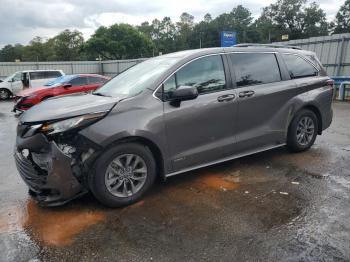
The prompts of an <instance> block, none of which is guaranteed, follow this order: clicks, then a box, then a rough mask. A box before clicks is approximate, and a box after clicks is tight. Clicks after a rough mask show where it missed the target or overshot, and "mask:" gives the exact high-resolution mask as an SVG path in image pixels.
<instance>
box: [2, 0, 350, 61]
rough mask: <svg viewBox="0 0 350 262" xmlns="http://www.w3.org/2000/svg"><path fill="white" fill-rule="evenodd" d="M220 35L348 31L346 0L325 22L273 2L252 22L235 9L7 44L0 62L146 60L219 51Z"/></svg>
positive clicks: (312, 6)
mask: <svg viewBox="0 0 350 262" xmlns="http://www.w3.org/2000/svg"><path fill="white" fill-rule="evenodd" d="M221 31H236V32H237V42H238V43H248V42H249V43H271V42H274V41H281V36H282V35H288V36H289V39H290V40H292V39H300V38H308V37H314V36H324V35H329V34H336V33H349V32H350V0H346V1H345V3H344V4H343V5H342V6H341V7H340V9H339V11H338V12H337V14H336V17H335V19H334V21H331V22H328V21H327V19H326V13H325V11H324V10H322V9H321V8H320V6H319V5H318V4H317V3H316V2H312V3H309V2H307V0H277V2H275V3H273V4H271V5H269V6H267V7H264V8H263V9H262V13H261V15H260V16H259V17H258V18H257V19H254V18H253V16H252V13H251V12H250V11H249V9H248V8H246V7H244V6H242V5H237V6H235V7H234V8H233V9H232V10H231V11H230V12H228V13H223V14H220V15H218V16H217V17H212V15H211V14H209V13H207V14H206V15H204V17H203V19H202V20H201V21H200V22H198V23H195V21H194V16H193V15H191V14H189V13H186V12H184V13H182V15H181V16H180V19H179V21H178V22H173V21H172V20H171V18H170V17H164V18H163V19H161V20H159V19H154V20H153V21H152V22H147V21H146V22H143V23H142V24H141V25H138V26H131V25H129V24H114V25H112V26H110V27H105V26H101V27H99V28H98V29H97V30H96V31H95V33H94V34H93V35H92V36H91V37H90V38H89V39H88V40H87V41H84V38H83V35H82V33H81V32H79V31H77V30H72V31H71V30H68V29H67V30H64V31H63V32H61V33H59V34H58V35H57V36H55V37H52V38H49V39H45V38H42V37H39V36H37V37H35V38H34V39H33V40H31V41H30V43H29V44H28V45H21V44H15V45H6V46H4V47H3V48H2V49H1V50H0V61H3V62H10V61H15V60H20V61H74V60H95V59H101V60H111V59H131V58H140V57H150V56H154V55H158V54H159V53H163V54H164V53H170V52H174V51H179V50H185V49H192V48H200V47H201V48H205V47H215V46H220V32H221Z"/></svg>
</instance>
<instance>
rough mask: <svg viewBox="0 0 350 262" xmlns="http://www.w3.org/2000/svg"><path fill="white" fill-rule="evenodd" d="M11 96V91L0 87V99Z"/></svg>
mask: <svg viewBox="0 0 350 262" xmlns="http://www.w3.org/2000/svg"><path fill="white" fill-rule="evenodd" d="M10 96H11V92H10V91H9V90H7V89H4V88H2V89H0V100H7V99H9V98H10Z"/></svg>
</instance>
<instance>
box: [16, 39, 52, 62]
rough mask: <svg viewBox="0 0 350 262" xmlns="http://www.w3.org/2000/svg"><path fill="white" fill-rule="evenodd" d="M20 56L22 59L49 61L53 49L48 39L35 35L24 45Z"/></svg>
mask: <svg viewBox="0 0 350 262" xmlns="http://www.w3.org/2000/svg"><path fill="white" fill-rule="evenodd" d="M22 58H23V61H50V60H53V58H54V51H53V49H52V46H51V45H50V43H49V42H48V41H45V39H44V38H42V37H40V36H36V37H34V38H33V39H32V40H31V41H30V42H29V44H28V45H27V46H25V47H24V50H23V55H22Z"/></svg>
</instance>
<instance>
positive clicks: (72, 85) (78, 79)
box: [13, 74, 110, 112]
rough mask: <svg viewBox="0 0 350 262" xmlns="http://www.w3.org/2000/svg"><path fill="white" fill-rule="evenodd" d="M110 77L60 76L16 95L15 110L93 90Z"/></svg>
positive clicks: (87, 75) (90, 75)
mask: <svg viewBox="0 0 350 262" xmlns="http://www.w3.org/2000/svg"><path fill="white" fill-rule="evenodd" d="M109 79H110V78H109V77H106V76H102V75H97V74H79V75H65V76H61V77H58V78H56V79H54V80H52V81H50V82H48V83H47V84H45V85H44V86H43V87H36V88H28V89H25V90H22V91H20V92H19V93H18V94H17V96H16V97H15V106H14V108H13V111H14V112H16V111H24V110H27V109H29V108H30V107H32V106H33V105H35V104H38V103H40V102H41V101H43V100H45V99H47V98H50V97H54V96H62V95H69V94H73V93H83V92H91V91H94V90H96V89H97V88H98V87H100V86H102V85H103V84H104V83H105V82H107V81H108V80H109Z"/></svg>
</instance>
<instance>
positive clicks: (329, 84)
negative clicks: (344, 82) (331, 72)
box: [326, 79, 334, 89]
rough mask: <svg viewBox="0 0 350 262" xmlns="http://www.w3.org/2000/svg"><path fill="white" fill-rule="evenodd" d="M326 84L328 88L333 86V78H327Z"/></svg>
mask: <svg viewBox="0 0 350 262" xmlns="http://www.w3.org/2000/svg"><path fill="white" fill-rule="evenodd" d="M326 84H327V86H328V87H329V88H332V89H333V88H334V80H333V79H329V80H327V82H326Z"/></svg>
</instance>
